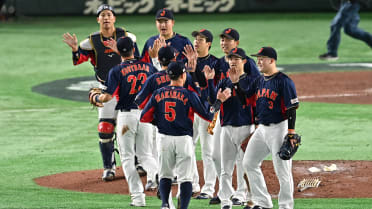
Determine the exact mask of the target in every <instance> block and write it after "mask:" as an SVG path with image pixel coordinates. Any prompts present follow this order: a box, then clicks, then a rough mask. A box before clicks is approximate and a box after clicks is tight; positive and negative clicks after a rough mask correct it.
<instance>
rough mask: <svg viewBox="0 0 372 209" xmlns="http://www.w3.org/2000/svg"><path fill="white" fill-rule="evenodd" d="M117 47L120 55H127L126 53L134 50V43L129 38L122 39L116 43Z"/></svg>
mask: <svg viewBox="0 0 372 209" xmlns="http://www.w3.org/2000/svg"><path fill="white" fill-rule="evenodd" d="M116 47H117V48H118V51H119V52H120V53H123V52H124V53H126V52H129V51H131V50H133V48H134V43H133V41H132V39H131V38H129V37H128V36H126V37H120V38H119V40H118V41H117V43H116Z"/></svg>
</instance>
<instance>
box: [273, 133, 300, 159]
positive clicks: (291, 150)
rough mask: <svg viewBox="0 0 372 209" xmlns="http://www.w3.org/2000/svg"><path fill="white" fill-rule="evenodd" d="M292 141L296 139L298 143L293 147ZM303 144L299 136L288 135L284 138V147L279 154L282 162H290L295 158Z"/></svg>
mask: <svg viewBox="0 0 372 209" xmlns="http://www.w3.org/2000/svg"><path fill="white" fill-rule="evenodd" d="M291 139H296V142H295V143H294V147H292V145H291ZM300 144H301V136H300V135H298V134H287V135H286V136H285V137H284V142H283V144H282V146H281V147H280V150H279V152H278V154H279V157H280V158H281V159H282V160H289V159H291V158H292V157H293V155H294V154H295V153H296V152H297V149H298V147H299V146H300Z"/></svg>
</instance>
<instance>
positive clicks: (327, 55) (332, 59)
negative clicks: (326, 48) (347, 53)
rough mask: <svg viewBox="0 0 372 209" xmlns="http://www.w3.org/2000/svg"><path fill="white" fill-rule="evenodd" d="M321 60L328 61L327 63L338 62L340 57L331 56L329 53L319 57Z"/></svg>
mask: <svg viewBox="0 0 372 209" xmlns="http://www.w3.org/2000/svg"><path fill="white" fill-rule="evenodd" d="M319 59H321V60H327V61H336V60H338V56H337V55H332V54H329V53H325V54H321V55H319Z"/></svg>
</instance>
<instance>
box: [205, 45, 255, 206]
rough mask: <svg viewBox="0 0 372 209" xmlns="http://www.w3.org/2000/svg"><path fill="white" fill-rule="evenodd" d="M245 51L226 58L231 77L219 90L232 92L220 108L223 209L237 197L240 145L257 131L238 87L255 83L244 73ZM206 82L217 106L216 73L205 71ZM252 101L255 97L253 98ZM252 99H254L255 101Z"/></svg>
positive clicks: (221, 83)
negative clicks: (235, 181)
mask: <svg viewBox="0 0 372 209" xmlns="http://www.w3.org/2000/svg"><path fill="white" fill-rule="evenodd" d="M245 57H246V55H245V52H244V50H243V49H241V48H234V49H232V50H231V51H230V53H229V54H228V55H227V58H228V62H229V65H230V70H229V77H228V78H224V79H222V80H221V81H220V82H219V83H218V84H217V87H216V89H221V90H224V89H226V88H229V89H232V97H231V98H229V99H228V100H226V101H225V102H223V103H222V104H221V108H220V121H221V122H220V123H221V126H222V128H221V136H220V137H221V176H220V191H219V198H220V199H221V208H222V209H230V208H231V206H232V204H233V203H232V201H231V198H232V196H233V195H234V189H233V188H232V173H233V170H234V165H235V163H236V161H237V159H238V158H239V155H240V154H241V153H242V150H241V147H240V146H241V144H242V142H243V141H244V139H246V138H247V137H249V136H250V134H251V133H252V132H253V131H254V118H253V107H252V105H245V104H244V105H242V102H241V94H242V92H239V91H237V89H236V88H235V86H236V85H237V83H238V81H239V79H241V80H247V81H249V80H250V79H253V77H251V76H247V74H245V73H244V64H245V62H246V61H247V60H246V58H245ZM205 75H206V78H207V79H208V87H209V90H210V101H211V102H215V99H216V97H215V95H216V93H214V92H213V91H215V88H214V86H213V85H214V84H213V78H214V71H213V70H210V69H206V71H205ZM252 98H253V97H252ZM252 98H251V99H252Z"/></svg>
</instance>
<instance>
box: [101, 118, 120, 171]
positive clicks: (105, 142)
mask: <svg viewBox="0 0 372 209" xmlns="http://www.w3.org/2000/svg"><path fill="white" fill-rule="evenodd" d="M114 131H115V120H114V119H100V122H99V125H98V135H99V138H100V139H99V148H100V151H101V155H102V161H103V167H104V168H105V169H113V168H115V164H116V162H115V152H114V150H115V147H114V139H113V138H114Z"/></svg>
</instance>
